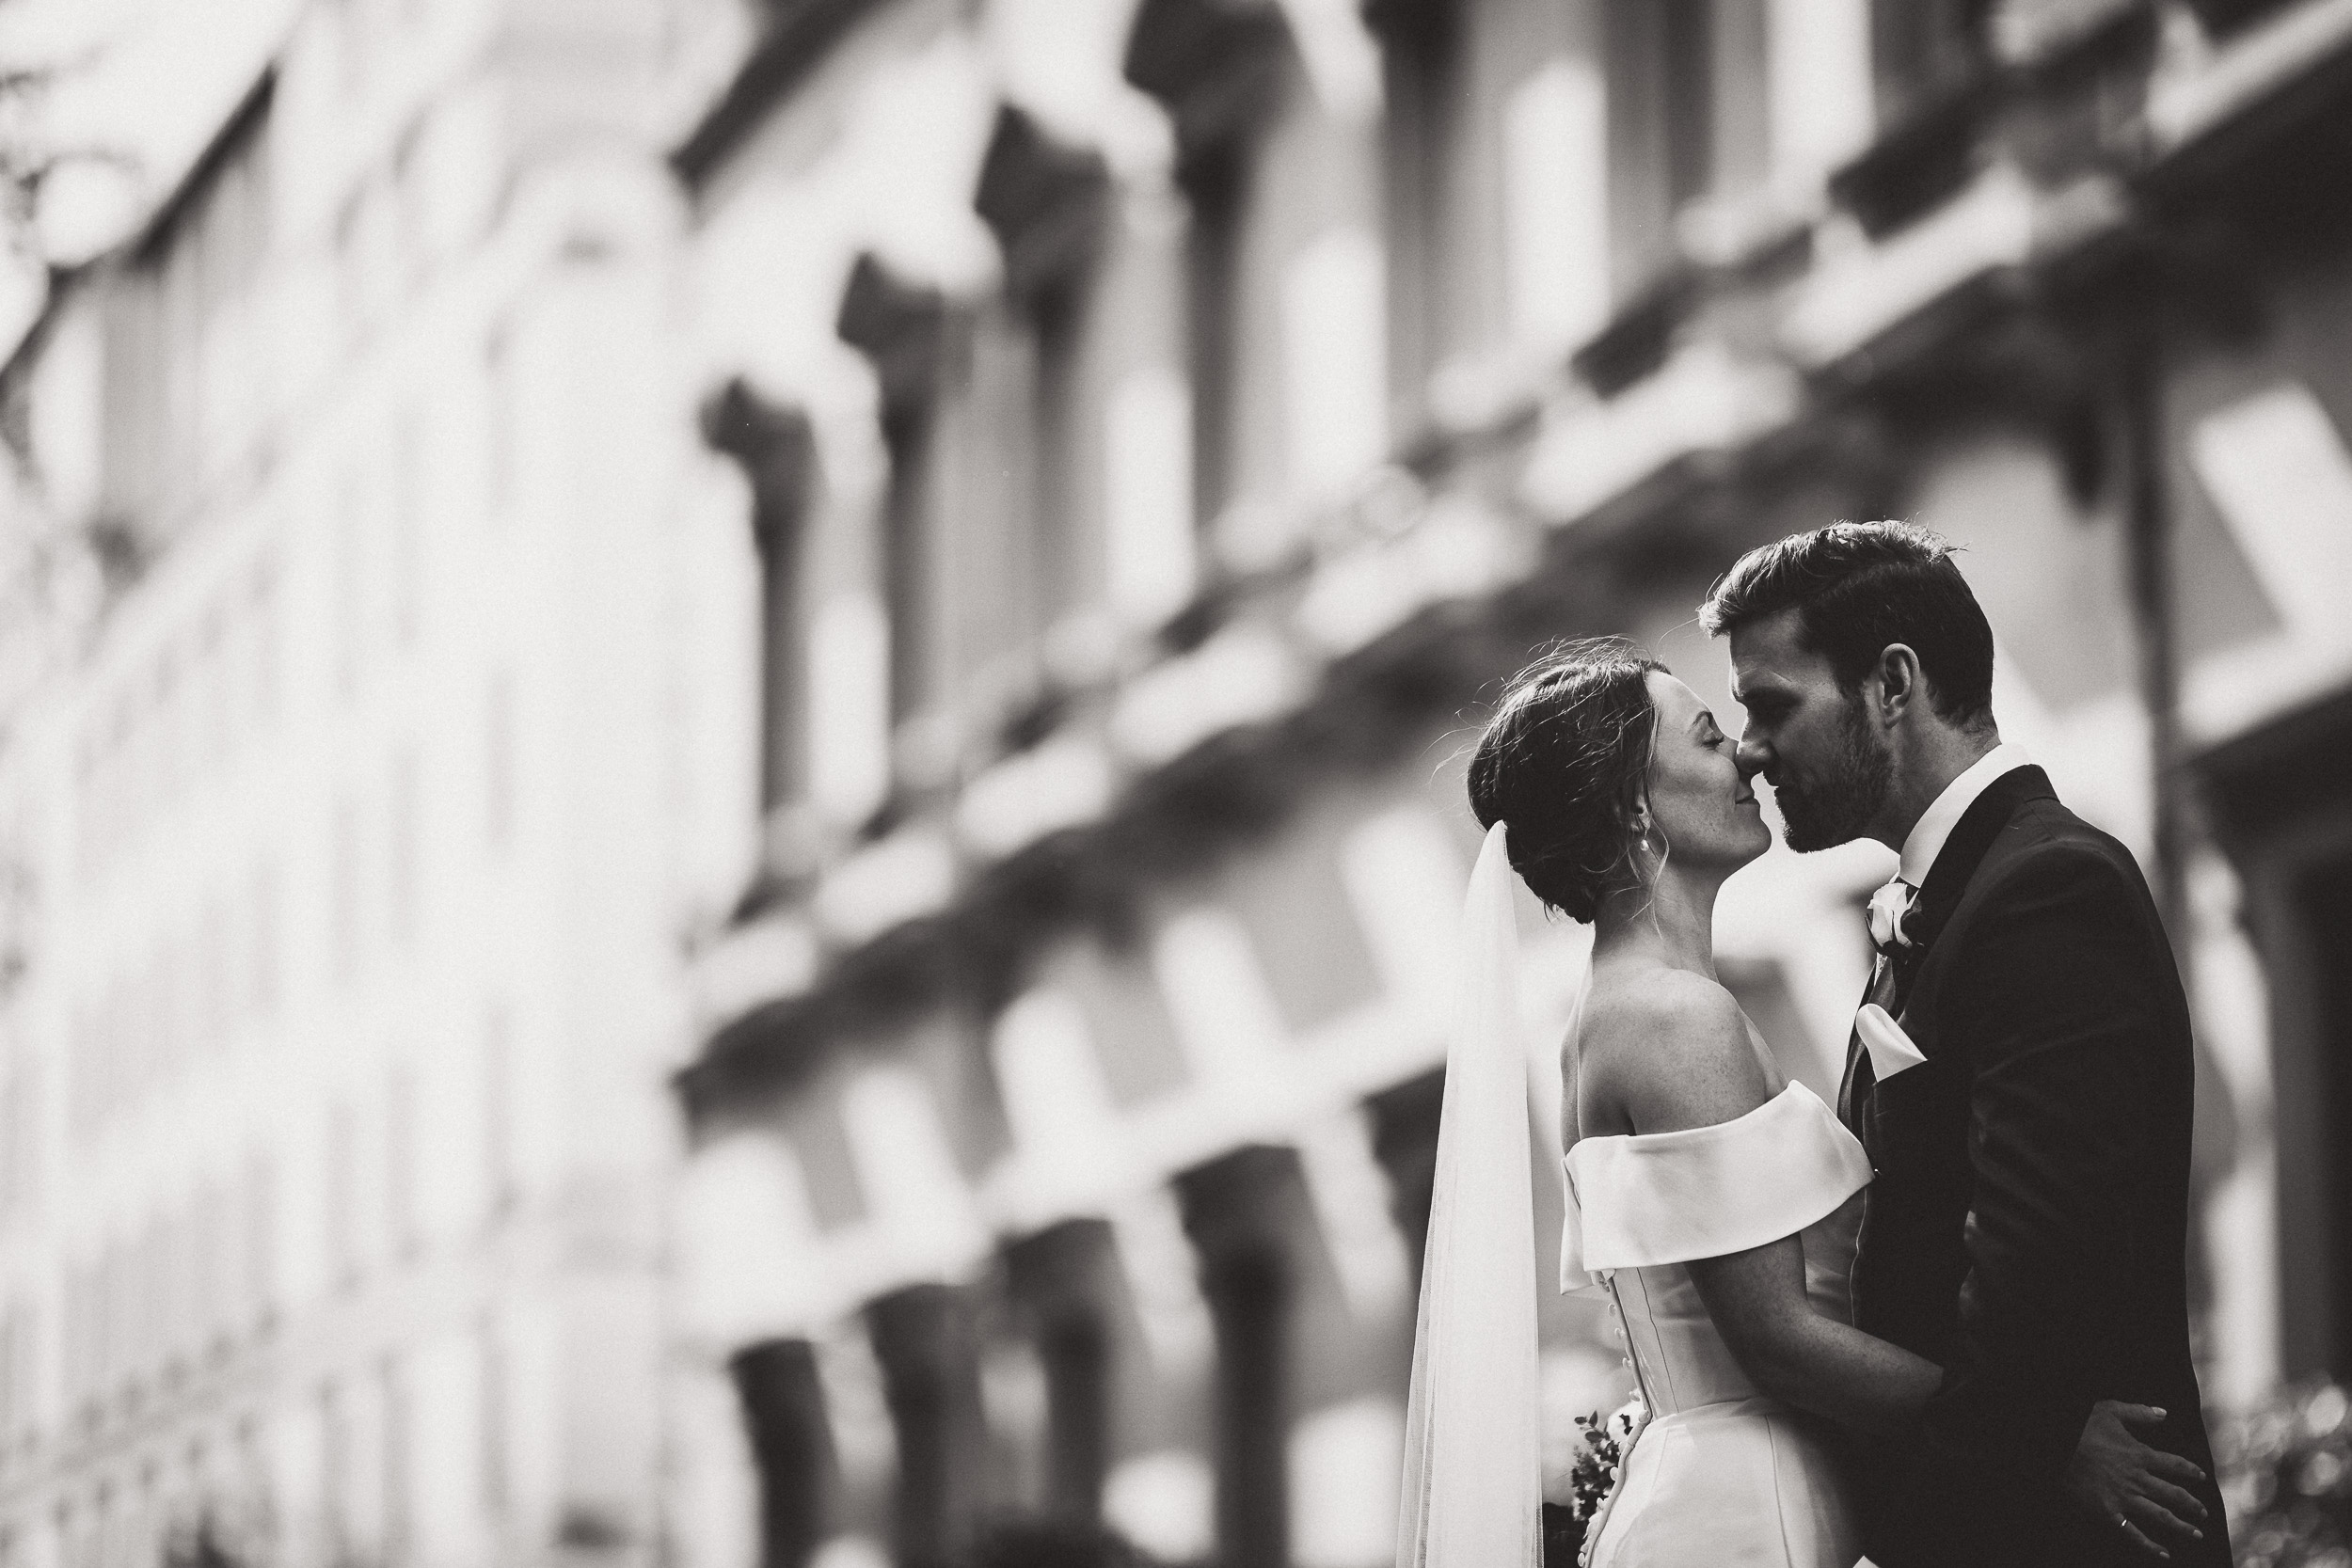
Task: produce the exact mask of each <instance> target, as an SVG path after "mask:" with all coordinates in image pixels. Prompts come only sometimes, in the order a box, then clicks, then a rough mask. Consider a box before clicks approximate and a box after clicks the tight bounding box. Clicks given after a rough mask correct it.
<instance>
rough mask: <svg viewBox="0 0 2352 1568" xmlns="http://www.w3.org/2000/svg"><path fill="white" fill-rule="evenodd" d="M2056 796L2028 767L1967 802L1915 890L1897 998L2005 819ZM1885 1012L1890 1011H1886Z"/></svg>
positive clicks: (1899, 959) (1898, 967) (2043, 776)
mask: <svg viewBox="0 0 2352 1568" xmlns="http://www.w3.org/2000/svg"><path fill="white" fill-rule="evenodd" d="M2057 799H2058V792H2057V791H2055V790H2053V789H2052V788H2051V787H2050V776H2049V775H2048V774H2047V773H2044V772H2043V771H2042V769H2041V768H2035V767H2032V766H2030V765H2028V766H2026V767H2024V768H2010V770H2009V771H2008V772H2006V773H2004V774H2002V775H2001V776H2000V777H1999V778H1997V779H1995V780H1994V781H1993V782H1992V783H1991V784H1987V785H1985V787H1984V792H1983V793H1982V794H1980V795H1979V796H1978V797H1977V798H1976V799H1975V800H1972V801H1970V802H1969V805H1968V809H1967V810H1966V811H1964V812H1963V813H1962V814H1961V817H1960V820H1959V821H1958V822H1956V823H1954V824H1953V825H1952V834H1951V836H1950V837H1949V838H1947V839H1946V840H1945V841H1944V848H1943V851H1942V853H1940V854H1938V855H1937V856H1936V857H1935V863H1934V864H1933V865H1931V866H1929V867H1928V879H1927V880H1926V881H1925V882H1923V883H1922V884H1920V888H1919V900H1918V907H1917V908H1916V909H1915V910H1914V911H1912V916H1911V919H1910V921H1909V922H1908V930H1909V935H1910V937H1911V944H1910V945H1909V946H1908V947H1904V948H1902V949H1900V950H1899V952H1898V953H1897V955H1896V958H1895V986H1896V994H1897V996H1898V997H1899V998H1902V997H1907V996H1908V995H1909V994H1910V991H1911V980H1912V976H1913V975H1915V974H1917V973H1918V972H1919V965H1920V963H1921V962H1922V960H1924V959H1925V958H1927V956H1928V949H1929V948H1931V947H1932V946H1934V945H1935V939H1936V938H1937V937H1939V936H1941V935H1943V933H1944V927H1946V926H1947V925H1948V924H1949V923H1950V922H1951V918H1952V911H1954V910H1957V909H1958V908H1960V900H1961V895H1963V894H1965V893H1966V892H1967V891H1968V883H1969V881H1970V880H1971V879H1974V878H1975V876H1976V874H1977V867H1978V866H1979V865H1982V864H1983V863H1984V857H1985V853H1986V851H1988V850H1990V849H1991V848H1992V847H1993V841H1994V839H1996V838H1998V837H2000V836H2001V830H2002V829H2003V828H2006V827H2008V826H2009V822H2010V817H2012V816H2016V815H2017V810H2018V808H2019V807H2020V806H2023V805H2024V804H2025V803H2026V801H2028V800H2057ZM1888 1010H1889V1011H1894V1010H1896V1009H1894V1008H1892V1007H1890V1008H1889V1009H1888Z"/></svg>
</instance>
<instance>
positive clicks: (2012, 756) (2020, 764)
mask: <svg viewBox="0 0 2352 1568" xmlns="http://www.w3.org/2000/svg"><path fill="white" fill-rule="evenodd" d="M2032 761H2033V759H2032V758H2031V757H2029V756H2027V755H2026V749H2025V748H2024V747H2023V746H2016V745H2011V744H2010V742H2008V741H2006V740H2005V741H2003V742H2001V744H1999V745H1998V746H1995V747H1994V748H1993V750H1991V751H1989V752H1985V754H1984V755H1982V756H1980V757H1979V758H1978V759H1977V760H1976V761H1975V762H1973V763H1970V764H1969V765H1968V767H1967V768H1965V769H1964V770H1963V771H1962V773H1961V775H1960V777H1958V778H1956V779H1954V780H1953V781H1952V782H1951V783H1950V784H1946V785H1945V786H1944V793H1943V794H1941V795H1938V796H1937V797H1936V798H1935V801H1934V803H1933V804H1932V805H1931V806H1929V807H1928V809H1927V810H1926V811H1924V812H1922V813H1920V814H1919V820H1918V821H1917V822H1915V823H1914V824H1913V825H1912V829H1911V833H1910V836H1908V837H1907V838H1905V839H1904V840H1903V857H1902V866H1901V869H1899V871H1897V872H1896V873H1895V875H1896V876H1898V877H1899V878H1900V879H1903V880H1904V881H1906V882H1909V883H1910V884H1911V885H1912V887H1913V888H1914V889H1917V888H1922V887H1925V886H1927V882H1928V873H1929V872H1930V871H1931V870H1933V869H1934V868H1935V857H1936V856H1938V855H1940V854H1942V853H1943V852H1944V841H1945V840H1946V839H1948V838H1950V837H1951V836H1952V830H1953V829H1954V828H1957V827H1959V826H1960V819H1961V818H1962V817H1963V816H1967V815H1968V808H1969V807H1970V806H1973V805H1975V804H1976V803H1977V797H1978V796H1979V795H1981V794H1983V793H1984V792H1985V790H1986V789H1987V788H1989V787H1991V785H1992V784H1993V781H1994V780H1995V779H1997V778H1999V777H2000V776H2001V775H2002V774H2004V773H2009V772H2013V771H2015V770H2016V769H2017V768H2024V767H2026V765H2028V764H2029V763H2031V762H2032Z"/></svg>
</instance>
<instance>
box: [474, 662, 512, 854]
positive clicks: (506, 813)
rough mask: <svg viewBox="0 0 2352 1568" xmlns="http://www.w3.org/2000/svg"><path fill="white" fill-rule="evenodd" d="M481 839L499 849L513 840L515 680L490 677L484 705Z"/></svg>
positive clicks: (499, 675)
mask: <svg viewBox="0 0 2352 1568" xmlns="http://www.w3.org/2000/svg"><path fill="white" fill-rule="evenodd" d="M484 707H485V716H484V723H483V732H484V733H483V748H482V749H483V766H482V773H483V837H484V839H485V841H486V842H487V843H488V845H489V847H491V848H493V849H502V848H504V847H506V846H507V845H508V844H509V843H511V842H513V839H514V836H515V745H516V736H515V678H514V676H512V675H511V674H509V673H506V672H505V671H503V670H501V671H497V672H495V673H492V674H491V676H490V686H489V691H488V694H487V697H486V699H485V704H484Z"/></svg>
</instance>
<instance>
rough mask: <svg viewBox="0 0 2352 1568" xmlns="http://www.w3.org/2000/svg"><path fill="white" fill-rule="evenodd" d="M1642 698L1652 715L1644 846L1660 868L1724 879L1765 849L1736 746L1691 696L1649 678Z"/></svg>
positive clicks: (1667, 681) (1767, 834)
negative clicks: (1656, 852) (1661, 855)
mask: <svg viewBox="0 0 2352 1568" xmlns="http://www.w3.org/2000/svg"><path fill="white" fill-rule="evenodd" d="M1648 684H1649V699H1650V704H1651V705H1652V706H1653V707H1654V708H1655V709H1656V710H1657V713H1658V730H1657V734H1656V736H1655V737H1654V738H1653V739H1652V741H1651V743H1650V764H1649V779H1648V784H1649V813H1650V823H1651V827H1650V840H1651V842H1652V843H1653V844H1654V845H1656V844H1658V843H1659V841H1660V840H1661V839H1662V840H1663V841H1664V842H1663V844H1662V845H1661V846H1660V847H1661V848H1663V849H1664V851H1665V853H1666V856H1667V863H1668V864H1671V865H1679V866H1685V867H1689V868H1692V869H1698V868H1701V867H1705V868H1708V869H1715V870H1721V871H1722V872H1723V873H1724V875H1726V876H1728V875H1729V874H1730V873H1731V872H1733V871H1736V870H1738V869H1739V868H1740V866H1743V865H1745V864H1747V863H1748V862H1750V861H1752V860H1754V859H1756V856H1758V855H1760V854H1762V853H1763V852H1764V851H1765V850H1767V849H1769V848H1771V847H1772V830H1771V829H1770V828H1767V827H1766V826H1765V825H1764V815H1763V812H1762V811H1761V810H1760V809H1759V808H1758V807H1757V805H1756V791H1755V790H1753V789H1751V788H1750V787H1749V785H1748V781H1747V780H1746V779H1744V778H1742V777H1741V776H1740V764H1739V760H1738V756H1737V745H1736V743H1735V742H1734V741H1733V740H1732V738H1731V737H1730V736H1726V735H1725V734H1724V732H1723V728H1722V726H1720V725H1718V724H1717V723H1716V722H1715V716H1714V715H1713V714H1712V713H1710V712H1708V708H1707V705H1706V704H1705V703H1702V702H1700V701H1699V697H1698V693H1697V692H1695V691H1693V690H1692V689H1690V688H1689V687H1687V686H1685V685H1683V684H1682V683H1681V682H1680V681H1678V680H1677V679H1675V678H1674V676H1672V675H1669V674H1664V673H1661V672H1658V671H1652V672H1651V673H1650V674H1649V676H1648Z"/></svg>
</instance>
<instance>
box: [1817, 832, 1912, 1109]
mask: <svg viewBox="0 0 2352 1568" xmlns="http://www.w3.org/2000/svg"><path fill="white" fill-rule="evenodd" d="M1918 896H1919V890H1918V889H1917V888H1915V887H1913V886H1912V885H1911V884H1910V883H1909V882H1906V881H1904V880H1903V879H1901V878H1900V877H1898V878H1896V879H1893V880H1892V881H1890V882H1888V883H1887V884H1886V885H1885V886H1884V887H1883V888H1880V889H1879V890H1878V891H1877V892H1876V893H1873V894H1872V895H1870V946H1871V947H1872V948H1873V949H1874V950H1875V952H1876V954H1877V957H1876V958H1875V960H1874V961H1873V962H1872V963H1871V965H1870V985H1869V989H1868V990H1865V991H1864V992H1863V993H1862V1000H1863V1002H1864V1003H1865V1004H1868V1003H1872V1002H1875V1003H1877V1004H1878V1005H1879V1006H1882V1007H1883V1008H1885V1009H1886V1010H1887V1011H1888V1012H1889V1013H1892V1012H1894V1011H1896V1006H1895V1001H1896V996H1895V990H1896V987H1895V955H1896V954H1897V953H1898V952H1899V950H1901V949H1902V948H1903V947H1904V946H1906V945H1908V942H1907V939H1906V938H1905V936H1904V934H1903V929H1902V927H1903V923H1904V921H1906V920H1907V919H1909V918H1910V915H1911V907H1912V904H1913V902H1914V901H1915V899H1917V897H1918ZM1846 1050H1847V1067H1846V1075H1845V1081H1844V1082H1843V1083H1841V1084H1840V1085H1838V1095H1837V1115H1838V1117H1839V1119H1841V1120H1843V1121H1844V1122H1845V1123H1846V1125H1847V1126H1848V1127H1855V1126H1856V1125H1857V1113H1856V1102H1857V1101H1860V1100H1861V1098H1862V1097H1863V1096H1864V1095H1866V1094H1868V1093H1869V1092H1870V1089H1871V1086H1872V1085H1875V1084H1876V1083H1877V1082H1878V1074H1876V1073H1875V1072H1873V1071H1871V1070H1870V1056H1869V1053H1868V1052H1867V1051H1865V1050H1864V1049H1863V1047H1862V1041H1861V1037H1859V1036H1853V1035H1850V1036H1849V1037H1847V1042H1846Z"/></svg>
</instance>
